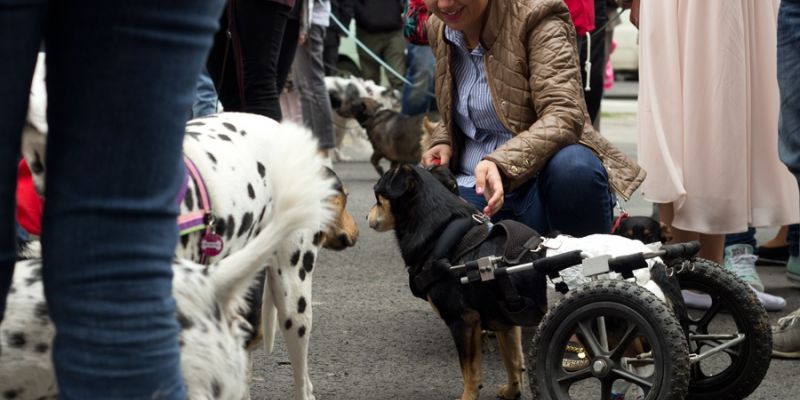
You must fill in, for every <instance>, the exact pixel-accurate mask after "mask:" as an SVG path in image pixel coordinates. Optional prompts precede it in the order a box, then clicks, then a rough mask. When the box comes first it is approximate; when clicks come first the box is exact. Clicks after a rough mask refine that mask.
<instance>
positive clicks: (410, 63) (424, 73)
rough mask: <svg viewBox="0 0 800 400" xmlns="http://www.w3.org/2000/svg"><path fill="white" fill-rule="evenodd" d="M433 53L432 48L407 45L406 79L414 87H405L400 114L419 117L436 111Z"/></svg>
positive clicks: (407, 85) (406, 85) (405, 85)
mask: <svg viewBox="0 0 800 400" xmlns="http://www.w3.org/2000/svg"><path fill="white" fill-rule="evenodd" d="M434 62H435V59H434V57H433V51H432V50H431V47H430V46H417V45H414V44H407V45H406V79H408V81H409V82H411V83H412V85H409V84H404V85H403V101H402V103H401V109H400V112H401V113H403V114H404V115H412V116H413V115H419V114H422V113H425V112H428V111H436V98H435V97H434V96H432V93H434V89H435V85H436V82H435V79H434V76H433V73H434Z"/></svg>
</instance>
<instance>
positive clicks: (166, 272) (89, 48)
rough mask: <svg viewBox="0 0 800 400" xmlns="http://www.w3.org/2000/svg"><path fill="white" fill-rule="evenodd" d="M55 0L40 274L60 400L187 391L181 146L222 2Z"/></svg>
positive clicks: (175, 395) (166, 396)
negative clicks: (181, 326)
mask: <svg viewBox="0 0 800 400" xmlns="http://www.w3.org/2000/svg"><path fill="white" fill-rule="evenodd" d="M64 3H65V2H51V3H50V4H51V9H50V10H49V17H50V18H51V19H50V21H49V22H51V24H50V25H49V26H48V31H47V52H48V53H47V89H48V95H49V103H48V120H49V123H50V124H49V127H50V132H49V135H48V152H47V167H48V175H47V179H48V181H47V188H46V192H45V197H46V198H47V206H46V207H45V210H44V219H43V232H42V243H43V245H44V247H43V249H42V250H43V258H44V260H43V263H44V264H43V279H44V286H45V295H46V297H47V301H48V307H49V311H50V316H51V318H52V320H53V322H54V323H55V326H56V330H57V334H56V337H55V339H54V344H53V363H54V366H55V370H56V378H57V381H58V386H59V392H60V393H59V397H60V398H62V399H100V398H102V399H149V398H159V399H176V400H177V399H185V398H186V391H185V388H184V385H183V382H182V378H181V370H180V349H179V346H178V337H177V334H178V332H179V331H178V324H177V322H176V320H175V312H176V310H175V301H174V299H173V298H172V268H171V261H172V258H173V255H174V252H175V245H176V242H177V228H176V225H175V217H176V215H177V207H176V205H175V196H176V193H177V191H178V188H179V187H180V184H181V180H182V166H181V147H182V143H183V132H184V128H185V123H186V118H187V117H188V113H187V110H189V109H190V107H191V105H192V102H193V101H194V87H195V84H196V81H197V76H198V75H199V73H200V70H201V68H202V65H203V64H204V62H205V60H206V57H207V56H208V50H209V48H210V45H211V38H212V35H213V33H214V31H215V30H216V28H217V26H218V17H219V15H220V14H221V11H222V5H223V2H222V1H221V0H203V1H197V0H177V1H169V2H163V1H160V0H136V1H132V0H119V1H104V0H85V1H69V2H66V3H68V4H64Z"/></svg>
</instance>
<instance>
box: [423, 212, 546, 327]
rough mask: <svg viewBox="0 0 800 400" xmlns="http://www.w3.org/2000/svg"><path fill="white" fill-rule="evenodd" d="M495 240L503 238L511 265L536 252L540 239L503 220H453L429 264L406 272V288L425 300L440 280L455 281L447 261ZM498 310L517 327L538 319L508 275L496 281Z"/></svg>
mask: <svg viewBox="0 0 800 400" xmlns="http://www.w3.org/2000/svg"><path fill="white" fill-rule="evenodd" d="M496 236H504V237H505V241H504V242H503V254H502V255H503V258H504V259H505V261H507V262H508V263H511V264H516V263H519V262H521V261H522V260H523V258H525V256H526V255H530V252H531V250H535V249H537V247H538V244H539V243H541V242H542V238H541V237H540V236H539V235H538V234H537V233H536V232H535V231H533V230H532V229H530V228H529V227H527V226H526V225H524V224H522V223H519V222H516V221H512V220H506V221H501V222H498V223H496V224H493V225H490V224H488V223H486V221H484V220H482V219H481V218H475V217H466V218H460V219H456V220H453V221H452V222H450V224H448V225H447V227H446V228H445V229H444V231H442V233H441V235H440V236H439V239H438V240H437V241H436V245H435V246H434V248H433V252H432V253H431V257H430V260H431V261H430V262H428V263H425V264H424V265H422V267H421V268H418V270H417V271H409V272H410V274H409V286H410V287H411V292H412V293H413V294H414V296H416V297H419V298H421V299H425V300H427V293H428V291H429V290H430V288H431V287H432V286H434V285H435V284H436V283H438V282H439V281H441V280H443V279H448V278H449V279H454V278H455V276H454V275H453V274H452V273H451V272H450V260H459V259H461V258H462V257H464V256H465V255H467V254H468V253H469V252H471V251H474V250H476V249H477V248H478V247H479V246H480V245H481V244H483V243H484V242H486V241H487V240H490V239H492V238H494V237H496ZM496 278H497V279H495V282H496V284H497V288H498V289H499V294H500V298H501V299H502V300H501V303H502V304H501V305H502V307H501V309H502V310H503V312H504V313H505V315H506V317H507V318H508V319H509V320H511V321H513V322H514V323H516V324H519V325H534V324H536V323H538V318H536V319H535V320H531V317H530V316H532V315H535V314H536V313H533V312H531V311H532V310H531V307H535V305H534V304H533V302H532V301H526V300H525V298H523V297H522V296H520V295H519V293H518V292H517V289H516V288H515V287H514V285H513V284H512V283H511V279H510V278H509V277H508V275H500V276H497V277H496Z"/></svg>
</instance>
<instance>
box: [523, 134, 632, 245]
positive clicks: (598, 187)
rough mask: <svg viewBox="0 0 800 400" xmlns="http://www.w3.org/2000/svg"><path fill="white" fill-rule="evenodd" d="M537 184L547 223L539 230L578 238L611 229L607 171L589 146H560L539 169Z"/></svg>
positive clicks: (611, 208)
mask: <svg viewBox="0 0 800 400" xmlns="http://www.w3.org/2000/svg"><path fill="white" fill-rule="evenodd" d="M537 185H538V190H539V198H540V200H541V201H540V203H541V204H542V207H543V208H544V214H545V215H546V218H547V222H548V225H549V226H548V228H549V230H548V231H544V232H541V233H548V232H550V231H558V232H561V233H564V234H569V235H572V236H575V237H581V236H586V235H590V234H594V233H609V232H610V231H611V221H612V219H613V212H614V204H615V203H616V200H615V196H614V194H613V193H612V192H611V187H610V186H609V183H608V173H607V172H606V170H605V168H604V167H603V164H602V163H601V162H600V159H599V158H597V156H596V155H595V154H594V153H593V152H592V151H591V150H589V148H587V147H585V146H583V145H580V144H573V145H569V146H567V147H565V148H563V149H561V150H560V151H559V152H558V153H556V154H555V155H554V156H553V157H552V158H551V159H550V160H549V161H548V162H547V165H545V167H544V168H542V170H541V171H540V172H539V176H538V182H537ZM532 211H533V210H532Z"/></svg>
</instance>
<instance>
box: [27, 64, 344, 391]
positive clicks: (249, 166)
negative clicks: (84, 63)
mask: <svg viewBox="0 0 800 400" xmlns="http://www.w3.org/2000/svg"><path fill="white" fill-rule="evenodd" d="M46 99H47V96H46V91H45V86H44V73H43V57H40V58H39V65H37V70H36V73H35V75H34V80H33V86H32V88H31V99H30V106H29V112H28V121H27V124H26V126H25V129H24V131H23V140H22V142H23V146H22V152H23V155H24V157H25V159H26V161H27V163H28V165H29V167H30V169H31V173H32V176H33V180H34V183H35V185H36V189H37V191H38V192H39V194H43V193H44V185H45V182H44V181H45V163H44V160H45V147H46V136H47V135H46V133H47V121H46V118H45V115H46V104H47V100H46ZM285 134H291V132H287V128H285V126H283V125H279V124H278V123H277V122H275V121H273V120H270V119H268V118H265V117H260V116H256V115H252V114H242V113H222V114H218V115H213V116H210V117H206V118H200V119H196V120H192V121H189V123H188V124H187V128H186V137H185V140H184V154H185V155H186V158H187V159H188V160H189V162H187V167H188V168H187V169H193V170H195V171H196V172H197V174H196V175H197V177H195V178H192V179H186V188H185V190H182V191H181V193H180V194H179V196H181V198H182V201H181V217H180V218H179V222H183V223H184V224H183V225H182V226H183V227H184V228H186V234H185V235H182V236H181V240H180V242H179V243H178V246H177V248H176V255H177V256H178V257H179V258H184V259H188V260H192V261H195V262H201V261H202V263H207V262H215V261H218V260H220V259H222V258H224V257H227V256H229V255H232V254H235V253H236V252H238V251H239V250H241V249H242V248H243V247H244V246H245V244H246V243H248V242H249V241H250V240H252V238H253V237H254V236H255V235H257V234H258V232H259V231H261V230H262V229H263V228H264V226H265V225H266V224H267V223H268V221H269V218H270V215H271V214H272V211H271V207H272V197H273V187H272V186H271V184H270V181H271V176H272V175H288V176H292V174H293V171H292V170H291V169H285V168H273V169H269V168H267V167H268V165H269V162H270V160H269V159H267V157H268V156H269V154H271V153H270V152H271V151H272V149H275V148H276V146H279V144H278V142H276V137H277V136H279V135H285ZM278 148H279V147H278ZM315 148H316V147H315ZM290 150H292V149H287V152H288V151H290ZM278 165H279V166H280V164H278ZM326 176H327V177H329V178H332V180H331V182H333V189H335V192H334V194H333V195H332V196H330V197H329V198H328V202H329V204H330V206H331V207H332V208H333V209H334V218H332V220H331V221H330V222H329V223H328V224H327V225H326V226H324V227H323V228H322V229H317V230H314V231H300V232H297V233H295V234H294V236H292V237H288V238H287V240H285V241H284V242H283V243H282V244H281V246H280V248H279V249H278V251H277V252H275V253H274V254H271V255H270V256H269V257H265V258H264V259H263V260H262V266H264V267H268V268H266V271H262V273H260V274H259V275H257V277H256V279H255V280H254V281H253V283H252V285H251V288H250V290H249V291H248V292H247V295H246V301H247V303H248V305H249V307H248V309H249V311H248V313H247V314H246V315H245V317H246V319H247V320H248V322H249V323H250V324H251V325H252V326H253V327H254V328H255V335H254V336H253V338H252V339H251V340H249V341H248V343H247V347H248V348H250V349H252V348H255V347H256V346H257V345H258V344H259V343H260V342H261V339H262V338H264V339H266V340H265V341H264V343H265V345H266V348H267V350H268V351H271V350H272V344H273V340H274V334H275V330H276V329H278V326H281V327H286V326H292V327H293V328H292V329H288V328H284V329H283V334H284V338H285V339H286V343H287V347H288V350H289V355H290V359H291V361H292V371H293V375H294V382H295V393H294V397H295V398H296V399H310V398H313V394H312V385H311V382H310V378H309V375H308V366H307V354H308V345H309V338H310V335H309V333H310V330H311V318H312V315H311V273H312V271H313V268H314V265H315V262H316V256H317V252H318V250H319V247H320V246H322V247H325V248H328V249H333V250H342V249H345V248H347V247H350V246H353V245H354V244H355V241H356V239H357V237H358V226H357V225H356V223H355V222H354V220H353V217H352V215H351V214H350V213H349V212H348V211H347V209H346V206H347V195H348V193H347V191H346V189H345V188H344V186H343V185H342V182H341V180H340V179H339V178H338V177H337V176H336V174H335V173H334V172H333V171H332V170H330V169H327V171H326ZM187 178H189V177H188V176H187ZM201 187H203V188H205V190H200V188H201ZM209 237H210V238H214V239H215V240H205V241H203V240H202V239H203V238H209ZM217 239H218V240H217ZM201 242H203V243H205V244H206V245H207V247H208V250H207V251H208V254H209V255H207V256H203V255H202V254H201V250H200V245H201ZM215 249H217V250H220V251H219V253H215V252H213V250H215ZM301 262H302V265H303V268H302V269H300V270H298V271H295V272H294V273H291V274H285V273H284V271H288V270H290V269H291V268H293V267H294V266H295V265H297V264H298V263H301ZM267 276H268V277H269V279H268V280H266V282H265V278H266V277H267ZM267 285H268V286H267ZM267 287H268V288H269V289H270V290H264V289H265V288H267ZM273 293H275V294H282V295H281V296H279V297H273V296H272V294H273ZM299 310H304V312H299ZM262 315H263V318H262ZM276 317H280V319H281V323H280V324H276V321H275V319H276ZM289 321H293V322H289ZM301 332H302V334H300V333H301Z"/></svg>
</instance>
